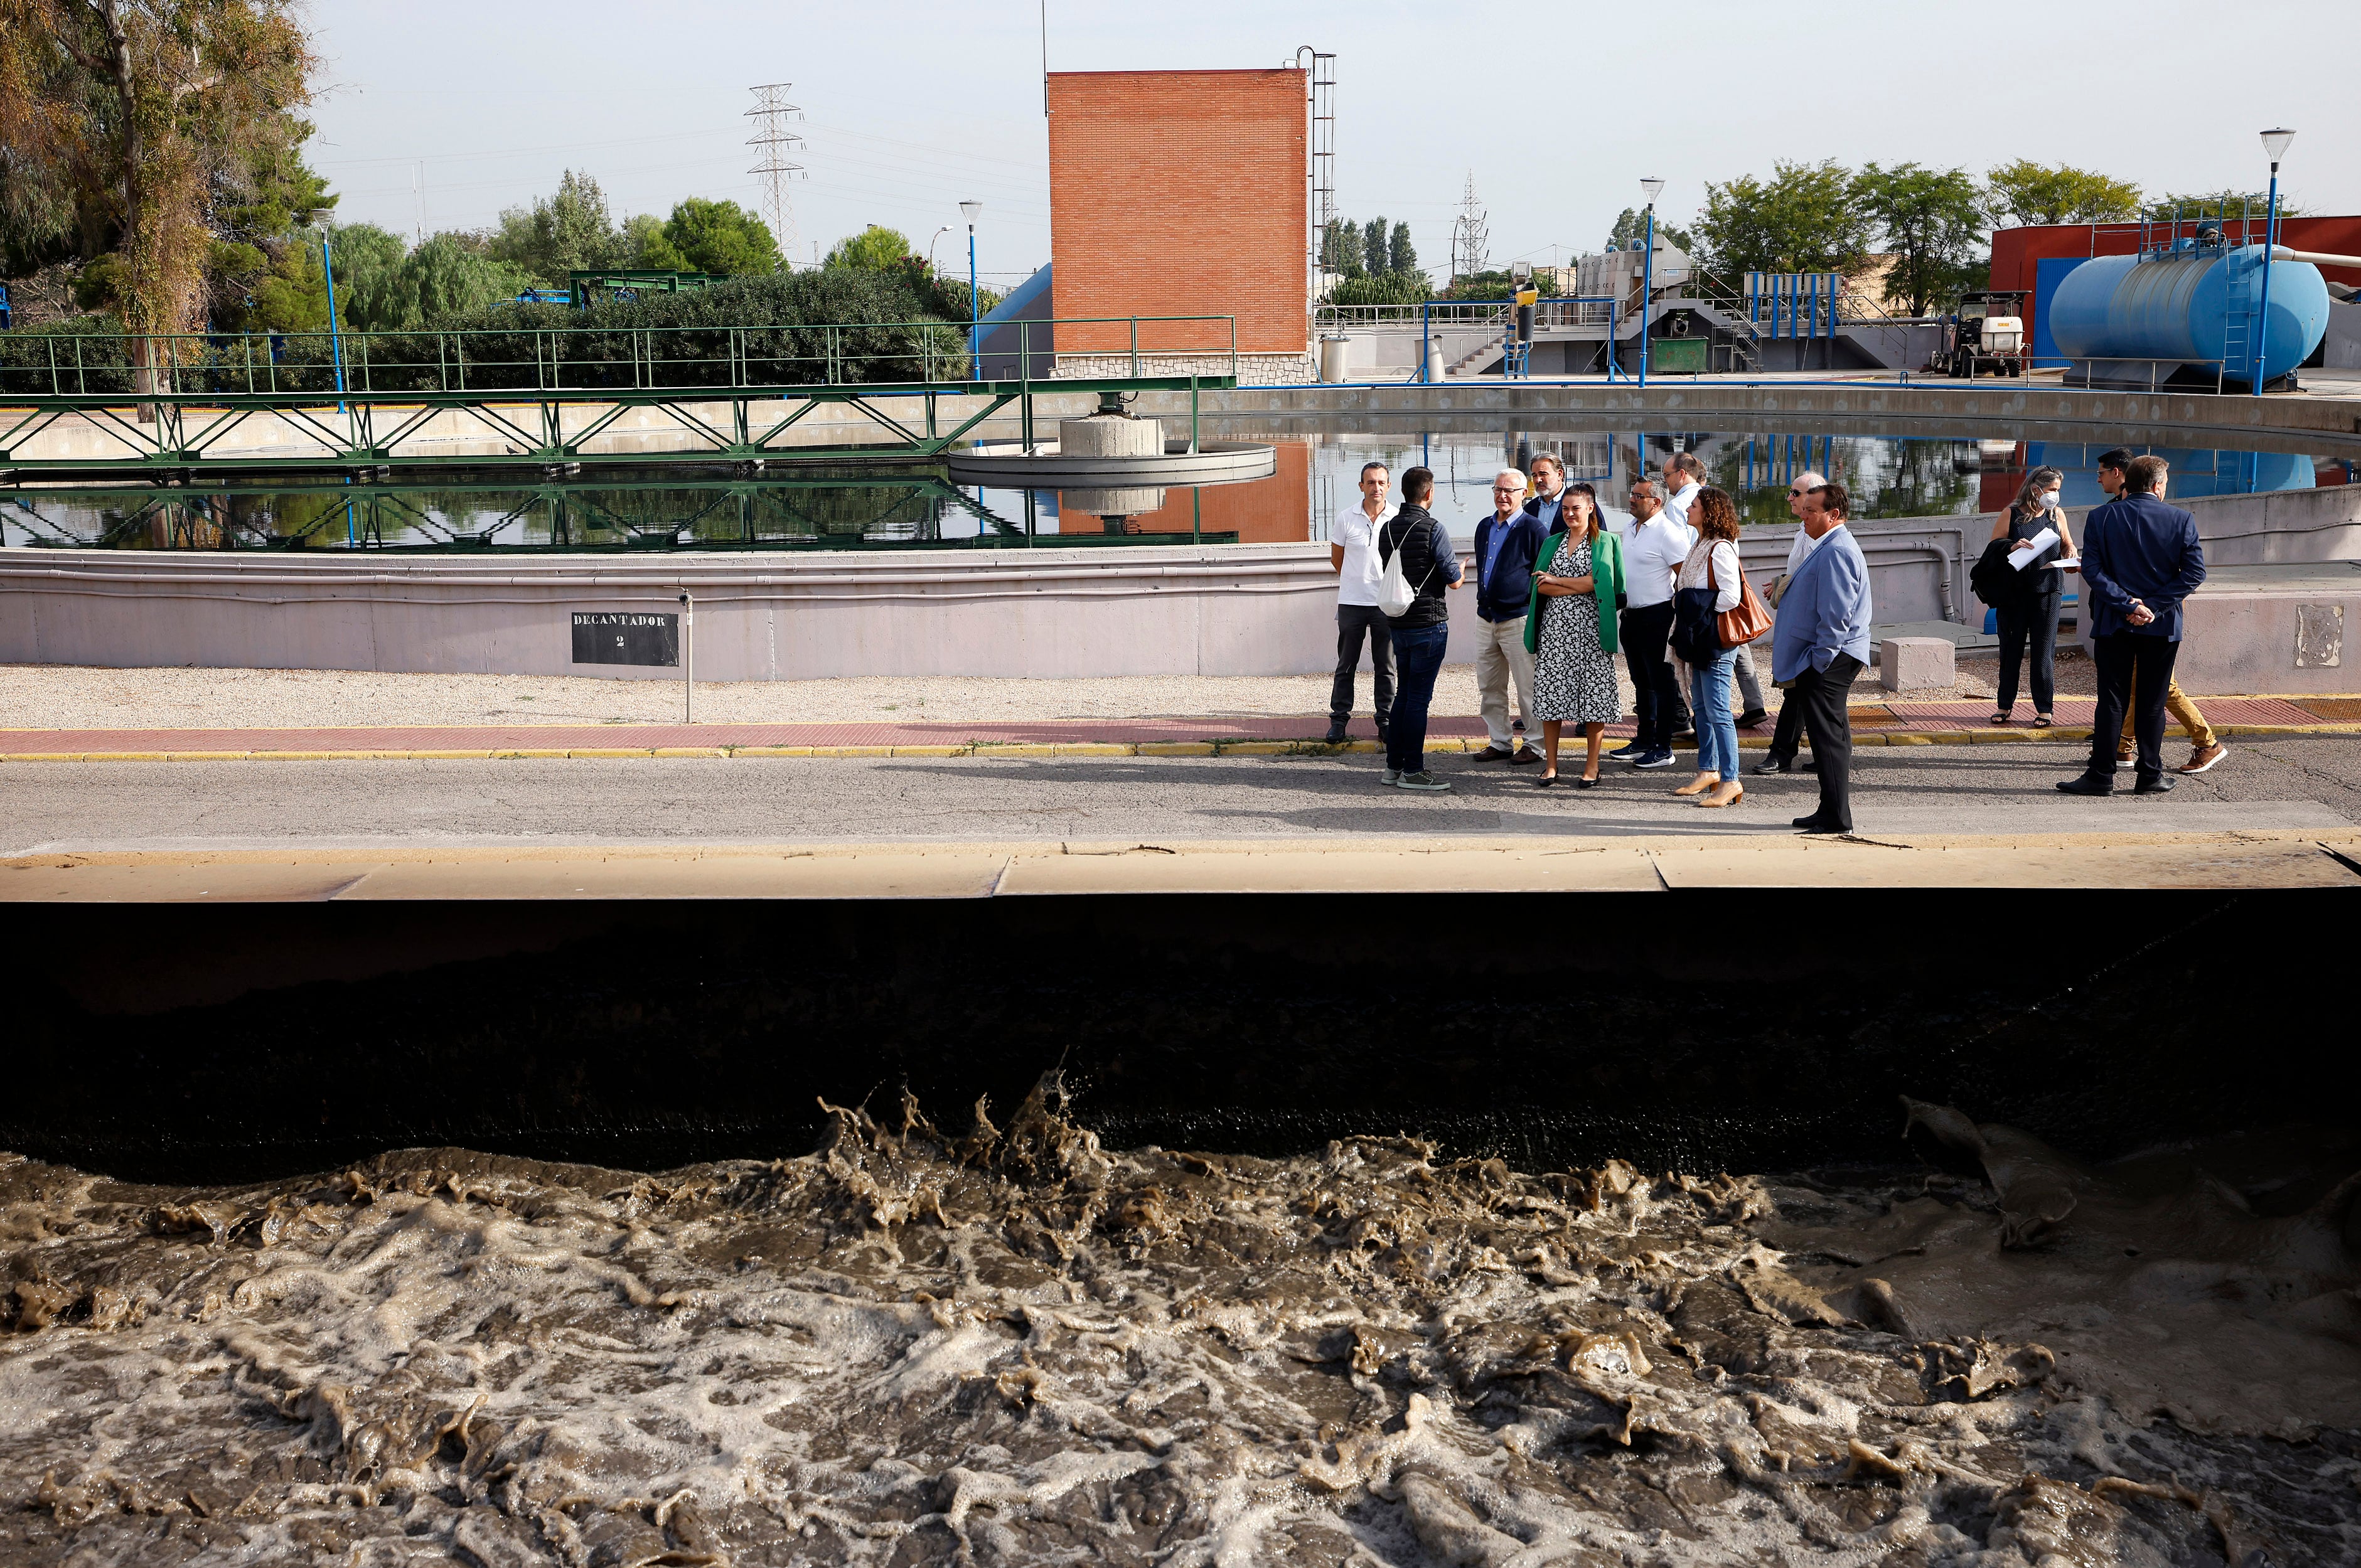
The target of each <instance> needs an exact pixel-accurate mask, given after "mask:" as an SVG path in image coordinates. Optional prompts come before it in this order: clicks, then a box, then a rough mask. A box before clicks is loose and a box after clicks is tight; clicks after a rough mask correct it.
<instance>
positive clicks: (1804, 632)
mask: <svg viewBox="0 0 2361 1568" xmlns="http://www.w3.org/2000/svg"><path fill="white" fill-rule="evenodd" d="M1851 511H1852V498H1851V497H1850V495H1848V494H1847V493H1846V491H1845V488H1844V486H1843V485H1841V484H1839V483H1838V482H1837V481H1836V480H1834V479H1831V480H1829V481H1828V482H1827V483H1826V484H1822V485H1815V486H1813V487H1812V488H1811V490H1810V491H1809V492H1808V493H1807V494H1806V496H1805V498H1804V511H1803V514H1802V518H1803V524H1804V532H1806V533H1807V534H1809V535H1810V536H1811V537H1812V539H1813V540H1814V541H1816V543H1815V545H1814V547H1813V550H1812V553H1811V554H1808V555H1806V556H1805V557H1804V560H1803V564H1802V565H1798V566H1797V567H1796V568H1795V571H1794V572H1793V573H1792V574H1790V575H1789V576H1788V578H1787V587H1786V590H1785V591H1784V593H1782V594H1781V595H1780V596H1779V610H1778V614H1777V616H1776V617H1775V618H1774V619H1773V621H1772V623H1771V679H1772V681H1773V683H1774V684H1776V685H1779V686H1780V687H1782V688H1783V689H1784V690H1785V692H1786V693H1787V700H1788V701H1789V702H1801V703H1802V704H1803V705H1804V732H1805V733H1806V735H1808V736H1810V737H1811V741H1812V755H1813V757H1815V758H1816V759H1817V761H1818V762H1819V765H1820V807H1819V809H1818V810H1817V811H1815V812H1813V813H1812V814H1811V815H1810V816H1808V817H1796V818H1795V826H1796V827H1798V828H1802V829H1803V830H1804V831H1805V832H1806V833H1850V832H1851V831H1852V796H1851V784H1852V719H1851V716H1850V713H1849V712H1848V711H1847V708H1846V704H1847V702H1848V701H1849V700H1850V696H1851V695H1852V683H1853V682H1854V681H1855V680H1856V679H1857V678H1859V676H1860V674H1861V671H1863V670H1865V669H1867V668H1868V667H1869V563H1868V562H1867V561H1864V560H1863V559H1861V545H1860V543H1858V542H1857V541H1855V540H1854V538H1853V536H1852V530H1851V529H1850V528H1848V527H1846V526H1845V522H1846V519H1847V518H1848V516H1849V515H1850V513H1851Z"/></svg>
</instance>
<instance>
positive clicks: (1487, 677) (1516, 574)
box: [1476, 462, 1549, 765]
mask: <svg viewBox="0 0 2361 1568" xmlns="http://www.w3.org/2000/svg"><path fill="white" fill-rule="evenodd" d="M1534 466H1535V468H1537V469H1538V468H1539V467H1540V466H1541V465H1540V463H1539V462H1536V463H1535V464H1534ZM1548 538H1549V528H1548V525H1547V524H1545V523H1543V521H1542V520H1541V518H1540V517H1539V516H1537V515H1536V514H1535V513H1533V512H1532V511H1531V510H1527V509H1526V507H1525V477H1524V475H1523V474H1521V473H1520V472H1519V471H1517V470H1516V469H1514V468H1503V469H1501V470H1500V471H1499V474H1498V475H1496V476H1494V477H1493V479H1492V515H1491V516H1489V517H1488V518H1486V519H1485V520H1484V521H1481V522H1479V523H1477V525H1476V693H1477V696H1478V697H1479V698H1480V699H1481V703H1480V706H1479V708H1478V711H1480V712H1481V713H1482V714H1483V715H1484V732H1485V734H1486V735H1487V736H1488V737H1489V738H1490V740H1491V744H1490V745H1489V746H1488V747H1487V748H1486V749H1485V750H1484V751H1481V752H1480V753H1478V754H1477V758H1476V760H1477V762H1509V763H1511V764H1517V765H1521V764H1523V763H1526V762H1540V761H1541V753H1540V752H1538V751H1534V750H1533V746H1532V740H1531V738H1530V731H1531V729H1532V710H1533V656H1532V653H1531V652H1529V651H1527V649H1526V647H1525V609H1526V607H1527V606H1528V605H1529V604H1531V603H1532V589H1533V563H1534V562H1535V561H1536V560H1538V559H1539V558H1540V556H1541V552H1542V546H1543V543H1545V542H1546V541H1547V540H1548ZM1512 683H1513V684H1514V685H1515V687H1516V694H1517V717H1518V718H1521V719H1523V720H1525V722H1526V726H1527V730H1528V734H1527V735H1526V736H1524V737H1518V736H1516V735H1514V734H1513V732H1512V731H1511V730H1510V729H1509V688H1510V685H1511V684H1512Z"/></svg>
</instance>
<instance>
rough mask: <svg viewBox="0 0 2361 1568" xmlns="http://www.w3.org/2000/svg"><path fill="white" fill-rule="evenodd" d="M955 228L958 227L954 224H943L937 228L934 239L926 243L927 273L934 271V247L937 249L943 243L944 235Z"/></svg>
mask: <svg viewBox="0 0 2361 1568" xmlns="http://www.w3.org/2000/svg"><path fill="white" fill-rule="evenodd" d="M957 226H958V225H955V224H945V225H943V226H942V227H940V228H939V229H937V230H936V231H935V237H934V238H932V239H930V240H928V241H927V270H928V271H929V272H932V271H933V270H934V269H935V247H937V246H938V245H940V244H941V243H942V241H943V236H945V235H947V234H949V233H950V232H951V230H952V229H953V228H955V227H957Z"/></svg>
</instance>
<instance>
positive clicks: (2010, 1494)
mask: <svg viewBox="0 0 2361 1568" xmlns="http://www.w3.org/2000/svg"><path fill="white" fill-rule="evenodd" d="M1913 1114H1914V1117H1915V1118H1916V1120H1917V1122H1918V1123H1919V1124H1921V1125H1923V1126H1926V1127H1927V1128H1928V1129H1930V1130H1931V1131H1932V1132H1933V1133H1934V1134H1935V1135H1936V1136H1938V1138H1941V1139H1942V1140H1943V1141H1944V1142H1945V1143H1946V1144H1948V1145H1949V1146H1951V1147H1952V1148H1953V1149H1955V1150H1958V1151H1960V1152H1962V1153H1964V1154H1966V1155H1968V1156H1970V1157H1972V1158H1974V1159H1976V1160H1979V1161H1981V1163H1982V1168H1983V1169H1984V1170H1986V1171H1987V1172H1989V1173H1990V1174H1989V1176H1988V1177H1971V1176H1960V1175H1947V1174H1941V1173H1928V1172H1926V1171H1917V1172H1912V1173H1909V1174H1907V1175H1902V1174H1896V1175H1894V1176H1893V1177H1892V1178H1890V1179H1862V1180H1858V1181H1850V1182H1845V1183H1834V1182H1829V1181H1826V1180H1815V1179H1806V1178H1803V1177H1794V1178H1787V1179H1763V1178H1735V1179H1734V1178H1731V1177H1728V1176H1715V1177H1712V1178H1710V1179H1697V1178H1694V1177H1687V1176H1678V1175H1672V1176H1659V1177H1650V1176H1646V1175H1642V1174H1641V1173H1638V1172H1635V1171H1633V1170H1631V1168H1628V1167H1626V1166H1623V1165H1621V1164H1620V1163H1610V1164H1609V1165H1608V1166H1606V1167H1605V1168H1599V1169H1593V1170H1580V1171H1566V1172H1556V1173H1544V1174H1531V1173H1523V1172H1519V1171H1515V1170H1512V1169H1510V1168H1507V1167H1506V1166H1504V1165H1502V1164H1501V1163H1500V1162H1499V1161H1497V1160H1481V1161H1478V1160H1444V1159H1440V1158H1438V1157H1436V1155H1435V1152H1434V1150H1433V1148H1432V1147H1431V1146H1427V1145H1423V1144H1420V1143H1417V1142H1414V1141H1411V1140H1407V1139H1389V1138H1361V1139H1352V1140H1345V1141H1340V1142H1338V1143H1334V1144H1332V1145H1330V1146H1328V1147H1327V1148H1326V1149H1325V1150H1324V1151H1323V1152H1321V1153H1318V1154H1312V1155H1306V1156H1304V1157H1299V1158H1294V1159H1287V1160H1265V1159H1252V1158H1245V1157H1224V1156H1218V1155H1198V1154H1183V1153H1174V1152H1170V1151H1166V1150H1161V1149H1155V1148H1148V1149H1142V1150H1137V1151H1134V1152H1129V1153H1109V1152H1107V1151H1105V1150H1104V1149H1102V1148H1101V1147H1100V1146H1099V1145H1098V1141H1097V1139H1096V1138H1095V1137H1094V1136H1093V1135H1092V1134H1091V1133H1090V1132H1089V1131H1088V1130H1087V1129H1086V1128H1084V1127H1082V1126H1081V1125H1078V1124H1076V1123H1075V1122H1074V1121H1073V1120H1072V1119H1071V1117H1070V1116H1069V1115H1068V1114H1067V1113H1066V1108H1065V1106H1064V1104H1063V1102H1062V1099H1061V1097H1060V1095H1059V1093H1058V1091H1057V1089H1056V1085H1055V1084H1054V1082H1045V1084H1044V1086H1043V1087H1042V1088H1041V1089H1040V1090H1037V1091H1036V1092H1035V1094H1034V1095H1033V1096H1032V1097H1031V1098H1030V1099H1028V1100H1027V1102H1026V1103H1025V1104H1024V1105H1023V1106H1022V1107H1021V1108H1020V1109H1019V1111H1018V1112H1017V1113H1016V1115H1015V1116H1014V1117H1013V1118H1012V1119H1011V1122H1010V1124H1009V1126H1008V1127H1007V1128H1006V1129H1005V1130H1000V1129H996V1128H994V1127H993V1126H992V1125H991V1124H990V1123H989V1122H988V1121H987V1120H985V1119H984V1117H983V1114H982V1108H981V1107H980V1108H979V1113H978V1116H977V1119H976V1124H975V1125H974V1127H973V1129H972V1131H970V1132H969V1133H968V1134H966V1135H945V1134H941V1133H939V1132H937V1131H936V1130H935V1129H934V1128H933V1127H932V1126H931V1125H929V1124H928V1123H927V1121H926V1120H925V1119H924V1118H923V1117H922V1116H920V1115H919V1114H918V1113H917V1108H916V1107H915V1106H906V1107H905V1108H904V1110H903V1111H902V1112H901V1113H898V1114H896V1115H895V1116H894V1117H892V1118H890V1119H889V1124H887V1125H884V1126H881V1125H879V1124H876V1123H875V1122H873V1121H872V1120H871V1119H870V1118H869V1117H868V1116H867V1115H866V1114H865V1113H860V1112H837V1113H834V1114H833V1117H832V1121H833V1131H832V1134H831V1135H830V1137H829V1140H828V1141H827V1143H826V1145H825V1146H823V1147H822V1148H821V1149H820V1150H819V1151H818V1152H817V1153H815V1154H813V1155H811V1156H808V1157H803V1158H798V1159H791V1160H783V1161H776V1162H767V1163H764V1162H744V1161H738V1162H718V1163H712V1164H706V1165H699V1166H694V1167H690V1168H684V1169H681V1170H675V1171H671V1172H667V1173H664V1174H663V1175H657V1176H645V1175H635V1174H632V1173H629V1172H618V1171H610V1170H603V1169H598V1168H588V1167H580V1166H555V1165H548V1164H542V1163H536V1162H532V1161H526V1160H520V1159H511V1158H501V1157H489V1156H483V1155H476V1154H469V1153H466V1152H462V1151H454V1150H433V1151H407V1152H403V1153H400V1154H391V1155H387V1156H384V1157H379V1159H377V1160H375V1161H372V1162H369V1163H368V1165H366V1166H365V1167H363V1168H357V1169H355V1170H351V1171H347V1172H343V1173H339V1174H336V1175H335V1176H333V1177H324V1178H320V1179H308V1180H297V1181H291V1182H284V1183H274V1184H270V1185H268V1186H259V1187H253V1188H246V1189H236V1190H231V1189H209V1190H177V1189H172V1190H168V1189H162V1188H134V1187H128V1186H124V1185H120V1184H115V1183H111V1182H108V1181H106V1180H104V1179H101V1178H97V1177H93V1176H88V1175H84V1174H82V1173H79V1172H76V1171H72V1170H69V1169H65V1168H58V1167H51V1166H41V1165H37V1164H34V1163H31V1162H27V1161H16V1162H14V1163H13V1164H11V1163H8V1162H7V1157H0V1328H5V1329H7V1330H10V1331H12V1332H5V1333H0V1561H5V1562H6V1563H12V1564H14V1563H28V1564H30V1563H87V1564H91V1565H93V1568H96V1565H101V1564H116V1563H121V1564H129V1563H138V1564H143V1565H144V1564H153V1563H266V1562H322V1563H355V1564H362V1565H365V1568H370V1565H390V1564H403V1563H445V1562H451V1561H458V1562H463V1563H466V1562H473V1563H482V1564H486V1565H488V1568H509V1565H511V1564H539V1563H555V1564H566V1565H568V1568H608V1565H646V1564H656V1563H680V1564H687V1563H716V1564H718V1563H788V1562H813V1563H864V1564H868V1563H873V1564H880V1565H888V1564H912V1563H1142V1564H1146V1563H1184V1564H1185V1563H1216V1564H1221V1563H1241V1564H1243V1563H1321V1564H1334V1563H1393V1564H1411V1563H1479V1564H1488V1565H1496V1568H1497V1565H1506V1564H1518V1565H1523V1564H1542V1563H1566V1564H1606V1563H1666V1564H1686V1563H1730V1562H1739V1561H1746V1562H1784V1561H1789V1560H1793V1559H1798V1558H1810V1559H1812V1560H1814V1561H1826V1562H1829V1563H1929V1564H1934V1563H1957V1564H1967V1563H1979V1564H2003V1563H2028V1564H2052V1563H2060V1562H2062V1563H2090V1564H2098V1563H2157V1564H2164V1563H2220V1562H2224V1561H2228V1562H2233V1563H2242V1564H2244V1563H2261V1562H2271V1563H2303V1562H2321V1563H2331V1562H2349V1561H2354V1560H2356V1559H2361V1492H2356V1482H2357V1481H2361V1462H2356V1453H2361V1447H2356V1443H2355V1442H2353V1441H2352V1438H2351V1435H2350V1434H2351V1433H2352V1431H2354V1429H2355V1428H2356V1427H2361V1348H2356V1346H2361V1312H2356V1299H2355V1295H2354V1286H2355V1284H2356V1279H2361V1270H2356V1268H2355V1267H2354V1266H2353V1262H2352V1256H2351V1253H2350V1251H2349V1249H2348V1245H2347V1242H2346V1239H2345V1221H2346V1217H2347V1215H2346V1211H2347V1210H2348V1209H2349V1206H2350V1205H2349V1198H2350V1192H2349V1190H2348V1189H2346V1188H2344V1187H2334V1188H2333V1189H2332V1188H2327V1187H2323V1189H2322V1190H2321V1191H2320V1192H2319V1193H2317V1194H2310V1193H2306V1194H2297V1195H2296V1197H2295V1199H2290V1201H2289V1202H2286V1203H2283V1204H2281V1205H2280V1210H2281V1211H2283V1212H2273V1213H2270V1214H2258V1213H2257V1212H2255V1205H2254V1204H2253V1203H2251V1202H2250V1201H2248V1199H2247V1197H2246V1195H2245V1193H2244V1191H2243V1190H2241V1189H2240V1188H2239V1187H2237V1186H2236V1185H2235V1184H2233V1183H2232V1182H2230V1181H2227V1180H2224V1179H2222V1178H2220V1177H2218V1176H2215V1175H2212V1174H2209V1173H2208V1172H2207V1171H2206V1170H2205V1169H2203V1168H2202V1162H2201V1161H2199V1160H2198V1159H2196V1158H2195V1157H2191V1156H2189V1155H2177V1156H2172V1157H2157V1158H2153V1159H2150V1160H2147V1161H2145V1162H2133V1163H2131V1164H2128V1165H2125V1166H2121V1167H2116V1168H2109V1169H2106V1170H2103V1171H2089V1170H2083V1169H2080V1168H2076V1167H2074V1166H2073V1165H2072V1164H2071V1163H2070V1162H2068V1161H2066V1160H2063V1159H2062V1158H2060V1157H2058V1156H2056V1155H2055V1154H2053V1153H2051V1152H2050V1151H2048V1150H2046V1149H2043V1148H2042V1147H2041V1146H2038V1145H2037V1144H2034V1143H2033V1142H2032V1141H2031V1140H2030V1139H2026V1138H2025V1137H2023V1135H2014V1134H2010V1133H2008V1132H2007V1130H2006V1129H2001V1128H1992V1127H1984V1128H1978V1127H1976V1126H1975V1125H1974V1124H1972V1123H1971V1122H1970V1121H1969V1120H1968V1119H1967V1118H1966V1117H1964V1116H1960V1114H1959V1113H1957V1112H1949V1111H1946V1110H1943V1109H1941V1108H1937V1107H1927V1106H1920V1107H1914V1108H1913ZM2299 1199H2300V1200H2301V1201H2297V1200H2299Z"/></svg>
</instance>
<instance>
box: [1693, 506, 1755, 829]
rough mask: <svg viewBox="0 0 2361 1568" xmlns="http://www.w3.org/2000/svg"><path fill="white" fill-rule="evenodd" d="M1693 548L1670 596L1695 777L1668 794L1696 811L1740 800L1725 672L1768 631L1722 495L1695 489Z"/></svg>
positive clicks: (1732, 512) (1733, 515)
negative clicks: (1693, 737) (1688, 799)
mask: <svg viewBox="0 0 2361 1568" xmlns="http://www.w3.org/2000/svg"><path fill="white" fill-rule="evenodd" d="M1689 526H1690V527H1691V528H1693V529H1695V530H1696V531H1697V544H1696V545H1695V547H1694V548H1692V549H1691V550H1690V551H1689V554H1688V559H1687V560H1686V561H1684V562H1683V563H1682V564H1681V571H1680V576H1679V577H1678V578H1677V579H1676V580H1675V584H1674V592H1673V603H1674V609H1673V628H1674V630H1673V651H1674V652H1676V653H1678V654H1679V655H1680V656H1681V658H1682V660H1683V661H1684V662H1686V663H1687V664H1688V666H1689V708H1690V711H1691V712H1692V713H1693V714H1695V716H1696V718H1697V777H1696V778H1694V779H1692V780H1690V781H1689V782H1688V783H1687V784H1683V785H1682V786H1681V787H1680V788H1678V789H1676V790H1675V791H1673V793H1674V794H1675V795H1692V796H1695V797H1696V799H1697V805H1699V806H1735V805H1737V804H1738V803H1739V802H1740V801H1741V800H1743V799H1745V798H1746V787H1745V785H1743V784H1741V783H1740V782H1739V776H1738V724H1737V721H1736V720H1735V719H1734V718H1731V716H1730V665H1731V663H1733V662H1734V661H1735V660H1736V659H1737V657H1738V650H1739V648H1740V647H1741V646H1742V645H1744V644H1745V643H1748V642H1751V641H1753V640H1754V639H1755V638H1757V637H1760V636H1761V635H1762V634H1763V631H1764V630H1766V629H1767V628H1768V627H1769V626H1770V623H1771V618H1770V615H1769V614H1768V613H1767V612H1766V611H1765V610H1764V609H1763V600H1762V599H1761V598H1760V597H1758V596H1757V595H1756V594H1755V592H1754V588H1753V586H1752V584H1750V583H1748V582H1747V580H1746V574H1745V572H1744V571H1743V570H1742V569H1741V567H1740V565H1739V563H1738V506H1737V503H1735V502H1734V501H1732V500H1731V499H1730V496H1729V493H1728V492H1727V491H1724V490H1719V489H1715V488H1706V489H1702V490H1699V491H1698V492H1697V499H1695V500H1694V501H1691V502H1690V503H1689Z"/></svg>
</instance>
